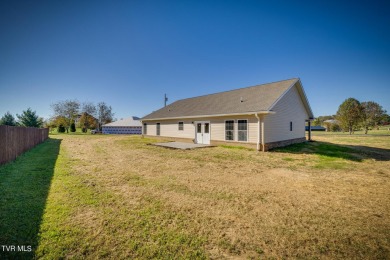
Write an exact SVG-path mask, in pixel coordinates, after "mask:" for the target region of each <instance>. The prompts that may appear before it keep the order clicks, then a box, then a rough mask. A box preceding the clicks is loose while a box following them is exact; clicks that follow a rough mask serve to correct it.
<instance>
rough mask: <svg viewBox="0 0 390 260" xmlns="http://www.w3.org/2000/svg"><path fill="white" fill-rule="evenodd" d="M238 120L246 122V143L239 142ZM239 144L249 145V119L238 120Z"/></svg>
mask: <svg viewBox="0 0 390 260" xmlns="http://www.w3.org/2000/svg"><path fill="white" fill-rule="evenodd" d="M238 120H246V141H238V131H239V130H238ZM241 131H242V130H241ZM237 142H240V143H248V142H249V119H246V118H242V119H237Z"/></svg>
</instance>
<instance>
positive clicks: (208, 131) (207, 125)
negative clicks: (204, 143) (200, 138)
mask: <svg viewBox="0 0 390 260" xmlns="http://www.w3.org/2000/svg"><path fill="white" fill-rule="evenodd" d="M204 133H205V134H208V133H210V124H209V123H204Z"/></svg>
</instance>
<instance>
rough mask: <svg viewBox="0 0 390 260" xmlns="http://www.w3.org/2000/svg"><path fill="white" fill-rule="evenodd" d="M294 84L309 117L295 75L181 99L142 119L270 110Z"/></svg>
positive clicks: (265, 111) (304, 97)
mask: <svg viewBox="0 0 390 260" xmlns="http://www.w3.org/2000/svg"><path fill="white" fill-rule="evenodd" d="M293 86H297V89H298V92H299V94H300V96H301V98H302V101H303V104H304V106H305V107H306V110H307V112H308V114H309V117H310V118H313V112H312V110H311V108H310V105H309V102H308V100H307V98H306V94H305V92H304V90H303V88H302V84H301V82H300V80H299V79H298V78H294V79H289V80H283V81H278V82H273V83H268V84H262V85H256V86H252V87H246V88H240V89H235V90H230V91H225V92H220V93H215V94H210V95H205V96H199V97H193V98H187V99H181V100H178V101H176V102H173V103H172V104H170V105H167V106H166V107H163V108H161V109H159V110H157V111H155V112H152V113H151V114H149V115H146V116H145V117H143V118H142V119H141V120H156V119H173V118H185V117H187V118H190V117H199V116H222V115H231V114H248V113H260V112H262V113H267V112H268V113H269V112H272V108H273V107H274V106H275V104H276V103H277V102H278V101H279V100H280V99H281V98H282V97H283V95H284V94H285V93H286V92H287V91H288V90H289V89H290V88H292V87H293Z"/></svg>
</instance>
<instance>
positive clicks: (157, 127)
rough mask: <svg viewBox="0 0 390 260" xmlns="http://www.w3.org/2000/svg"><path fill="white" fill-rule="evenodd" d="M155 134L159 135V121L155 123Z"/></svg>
mask: <svg viewBox="0 0 390 260" xmlns="http://www.w3.org/2000/svg"><path fill="white" fill-rule="evenodd" d="M156 135H160V123H157V124H156Z"/></svg>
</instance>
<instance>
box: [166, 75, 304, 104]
mask: <svg viewBox="0 0 390 260" xmlns="http://www.w3.org/2000/svg"><path fill="white" fill-rule="evenodd" d="M293 79H295V80H299V78H298V77H296V78H291V79H284V80H278V81H273V82H268V83H263V84H258V85H253V86H248V87H242V88H236V89H231V90H226V91H221V92H215V93H211V94H206V95H200V96H196V97H190V98H183V99H179V100H176V101H174V102H173V103H171V104H169V105H167V106H170V105H172V104H174V103H176V102H178V101H184V100H189V99H195V98H200V97H206V96H212V95H217V94H222V93H227V92H232V91H237V90H241V89H247V88H254V87H259V86H263V85H270V84H274V83H279V82H283V81H289V80H293Z"/></svg>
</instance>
